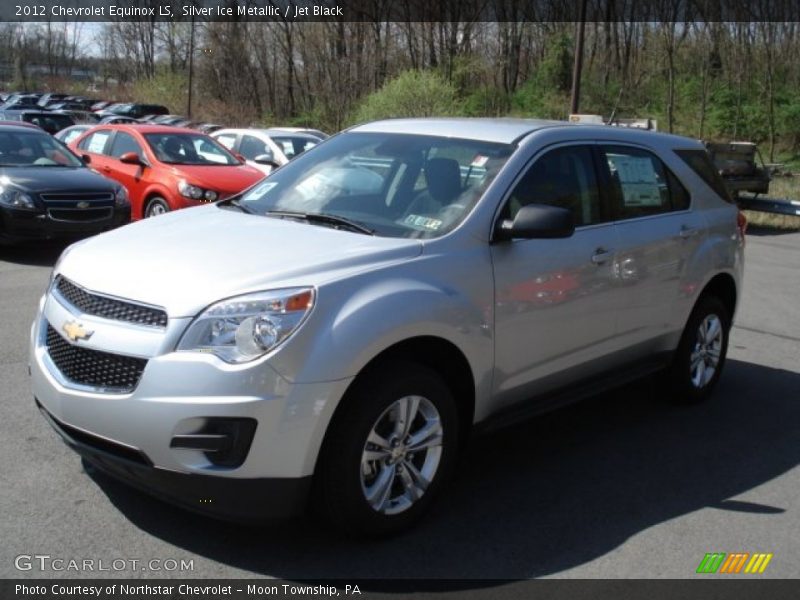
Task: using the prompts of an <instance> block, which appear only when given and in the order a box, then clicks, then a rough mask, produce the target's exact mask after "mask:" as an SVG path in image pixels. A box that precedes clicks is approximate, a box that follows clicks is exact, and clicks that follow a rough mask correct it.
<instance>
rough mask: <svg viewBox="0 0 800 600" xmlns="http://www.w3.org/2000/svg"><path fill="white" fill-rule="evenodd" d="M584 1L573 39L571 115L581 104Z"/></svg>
mask: <svg viewBox="0 0 800 600" xmlns="http://www.w3.org/2000/svg"><path fill="white" fill-rule="evenodd" d="M586 1H587V0H581V8H580V17H579V18H580V20H579V21H578V34H577V37H576V38H575V63H574V65H573V68H572V100H571V102H570V106H569V112H570V114H571V115H574V114H577V113H578V108H579V106H580V102H581V70H582V69H583V34H584V32H585V30H586Z"/></svg>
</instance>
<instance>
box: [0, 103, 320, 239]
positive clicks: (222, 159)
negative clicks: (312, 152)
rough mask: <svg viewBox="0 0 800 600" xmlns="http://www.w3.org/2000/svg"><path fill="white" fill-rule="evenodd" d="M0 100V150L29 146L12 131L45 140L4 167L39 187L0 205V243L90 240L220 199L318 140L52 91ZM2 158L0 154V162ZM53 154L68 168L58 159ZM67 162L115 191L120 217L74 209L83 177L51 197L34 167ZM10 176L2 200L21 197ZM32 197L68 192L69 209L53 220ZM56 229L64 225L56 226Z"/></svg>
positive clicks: (302, 133)
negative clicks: (119, 192) (22, 172)
mask: <svg viewBox="0 0 800 600" xmlns="http://www.w3.org/2000/svg"><path fill="white" fill-rule="evenodd" d="M0 100H4V104H3V105H2V107H5V108H2V107H0V142H2V143H4V144H5V145H6V146H7V149H8V151H9V152H12V153H13V152H15V151H16V150H17V148H18V147H19V145H20V143H21V141H23V142H26V143H30V144H34V145H36V144H35V143H34V141H33V140H34V138H31V137H28V138H25V139H24V140H23V139H21V138H20V139H18V138H19V134H18V131H19V130H20V128H22V127H26V126H27V129H34V130H36V129H40V130H43V131H44V132H46V133H49V134H51V135H52V136H53V138H54V139H53V140H52V141H51V142H50V144H49V146H48V147H47V150H42V149H41V148H38V147H37V148H29V147H28V146H26V145H25V144H22V150H21V156H23V157H28V158H31V159H32V160H31V161H30V163H31V164H25V165H24V166H20V165H17V164H16V163H15V162H13V161H10V162H8V164H10V165H16V166H15V168H25V169H27V171H26V178H25V181H27V180H29V179H30V180H37V181H38V180H39V179H41V182H43V183H42V184H43V185H45V187H46V188H47V189H43V190H39V189H38V188H37V189H36V191H34V192H31V193H33V196H31V199H32V200H31V202H30V203H29V204H28V205H25V206H21V205H17V204H15V205H13V206H12V205H9V204H8V203H6V204H5V205H4V215H3V220H2V221H0V241H2V242H6V243H7V242H13V241H18V240H21V239H25V238H40V237H54V236H61V235H69V234H73V233H74V234H76V235H78V234H79V235H83V234H93V233H97V232H98V231H102V230H104V229H107V228H109V227H111V226H117V225H119V224H122V223H124V222H128V221H130V220H138V219H142V218H146V217H153V216H157V215H161V214H164V213H166V212H170V211H174V210H177V209H180V208H187V207H191V206H195V205H199V204H203V203H208V202H214V201H216V200H222V199H226V198H229V197H231V196H233V195H235V194H238V193H239V192H241V191H243V190H245V189H246V188H248V187H250V186H252V185H253V184H255V183H257V182H258V181H260V180H261V179H262V178H263V177H265V176H266V175H269V174H270V173H271V172H272V171H273V170H274V169H276V168H278V167H280V166H282V165H285V164H286V163H288V162H289V161H290V160H292V159H293V158H294V157H296V156H298V155H299V154H301V153H303V152H305V151H307V150H309V149H310V148H313V147H314V146H316V145H317V144H318V143H319V142H321V141H322V140H323V139H325V138H326V137H327V135H326V134H325V133H323V132H321V131H319V130H315V129H303V128H292V127H287V128H271V129H263V128H253V129H229V128H223V126H221V125H217V124H213V123H198V122H193V121H190V120H189V119H188V118H186V117H184V116H182V115H177V114H172V113H170V112H169V110H168V109H167V107H165V106H161V105H156V104H142V103H113V102H108V101H100V102H98V101H96V100H94V99H90V98H84V97H77V96H68V95H66V94H60V93H48V94H31V93H22V92H18V93H13V94H9V95H5V97H4V95H2V94H0ZM20 107H22V108H20ZM209 134H210V135H209ZM31 135H33V133H31ZM70 151H71V152H72V155H71V154H70ZM4 153H5V150H3V149H2V148H0V157H2V156H3V154H4ZM62 156H70V157H71V159H72V160H70V161H65V160H64V159H63V158H61V157H62ZM46 161H49V162H47V164H46ZM74 161H79V162H80V163H81V166H83V167H86V166H87V165H89V166H90V168H89V169H85V171H86V172H87V173H92V176H102V177H105V178H108V179H110V180H111V181H113V182H114V185H115V186H116V187H115V188H114V189H123V190H124V193H125V203H127V204H126V206H127V209H126V210H125V211H123V212H124V215H122V216H120V214H118V213H119V211H112V213H113V215H110V216H109V215H106V214H105V213H106V212H108V211H104V212H103V218H100V212H98V211H97V210H95V209H96V208H98V207H97V206H96V205H95V204H93V203H92V202H88V203H86V202H82V200H85V199H84V198H83V197H82V196H84V195H85V196H86V198H87V199H89V198H93V196H92V194H93V193H94V192H93V191H92V190H91V189H90V187H91V186H89V187H85V186H84V183H86V182H88V180H87V179H85V178H84V179H81V178H76V177H72V178H71V179H70V178H64V179H62V180H61V183H62V184H63V186H62V187H64V186H65V187H66V188H69V189H51V187H52V186H53V185H56V184H55V182H54V178H53V177H45V176H44V175H40V172H41V170H42V169H50V170H49V171H47V175H56V176H58V175H59V174H61V173H62V172H63V171H64V170H65V169H67V168H73V166H74V165H72V162H74ZM50 163H53V164H50ZM68 163H69V164H68ZM0 164H6V161H3V162H0ZM18 175H19V174H17V175H16V176H15V177H13V178H11V179H10V183H9V184H8V187H9V189H12V190H14V191H13V193H12V195H13V194H16V193H17V192H19V193H22V194H28V193H29V190H26V189H22V188H20V186H18V185H16V183H15V182H16V181H20V179H19V176H18ZM56 179H57V178H56ZM82 186H84V187H82ZM34 187H36V186H34ZM23 188H24V186H23ZM39 192H42V193H45V194H50V193H51V192H53V193H56V194H61V195H64V194H71V195H72V197H73V199H74V200H75V202H73V203H72V204H71V205H69V206H66V205H65V206H64V207H60V208H64V209H65V210H66V209H69V210H70V211H72V212H70V213H69V214H67V213H64V212H63V211H61V212H59V213H58V214H57V216H55V217H54V215H55V214H56V213H53V212H52V211H51V210H50V208H49V206H50V205H49V204H47V202H45V200H44V196H41V194H39ZM37 194H39V195H38V196H37ZM14 197H15V198H16V196H14ZM115 197H116V196H115ZM37 199H38V201H37ZM117 208H119V207H117ZM37 211H38V212H37ZM67 217H68V218H67ZM107 217H108V218H107ZM111 217H113V218H111ZM31 219H33V220H35V224H36V227H28V226H27V225H25V224H26V223H27V224H28V225H30V224H31V223H29V221H31ZM109 219H110V220H109ZM64 223H69V225H68V226H61V225H63V224H64Z"/></svg>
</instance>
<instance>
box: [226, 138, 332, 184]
mask: <svg viewBox="0 0 800 600" xmlns="http://www.w3.org/2000/svg"><path fill="white" fill-rule="evenodd" d="M211 137H213V138H214V139H215V140H217V141H218V142H219V143H220V144H222V145H223V146H226V147H227V148H228V149H229V150H231V151H233V152H236V153H238V154H241V155H242V156H243V157H244V159H245V160H246V161H247V164H248V165H251V166H253V167H255V168H256V169H259V170H261V171H263V172H264V173H266V174H267V175H269V174H270V173H271V172H272V171H273V170H274V169H277V168H278V167H280V166H282V165H285V164H286V163H287V162H289V161H290V160H291V159H293V158H294V157H295V156H297V155H298V154H301V153H303V152H305V151H306V150H310V149H311V148H313V147H314V146H316V145H317V144H318V143H319V142H321V141H322V140H321V139H320V138H319V136H316V135H312V134H310V133H302V132H294V131H290V130H283V129H220V130H218V131H215V132H214V133H212V134H211Z"/></svg>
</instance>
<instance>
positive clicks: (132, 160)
mask: <svg viewBox="0 0 800 600" xmlns="http://www.w3.org/2000/svg"><path fill="white" fill-rule="evenodd" d="M119 161H120V162H122V163H125V164H126V165H143V164H144V163H143V162H142V159H141V158H139V155H138V154H136V152H126V153H125V154H123V155H122V156H120V157H119Z"/></svg>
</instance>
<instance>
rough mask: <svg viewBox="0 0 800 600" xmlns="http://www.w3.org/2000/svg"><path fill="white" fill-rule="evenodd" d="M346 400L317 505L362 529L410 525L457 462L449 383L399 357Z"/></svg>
mask: <svg viewBox="0 0 800 600" xmlns="http://www.w3.org/2000/svg"><path fill="white" fill-rule="evenodd" d="M343 402H344V403H345V404H344V405H343V406H342V407H341V409H340V411H339V412H338V413H337V415H336V417H335V420H334V422H333V424H332V425H331V430H330V432H329V434H328V438H327V439H326V442H325V444H324V446H323V449H322V454H321V456H320V463H319V468H318V470H317V480H316V482H315V483H316V494H315V499H316V500H317V509H318V510H319V512H320V513H321V514H322V516H323V517H325V518H326V520H327V521H328V522H329V523H330V524H331V525H333V526H334V527H336V528H338V529H340V530H342V531H344V532H345V533H348V534H352V535H357V536H376V535H387V534H391V533H396V532H398V531H401V530H403V529H406V528H408V527H410V526H411V524H412V523H413V522H415V521H416V520H417V519H418V518H419V517H421V516H422V515H423V513H425V511H426V510H427V509H428V507H429V506H430V504H431V502H433V500H434V499H435V497H436V496H437V495H438V493H439V491H440V489H441V487H442V485H443V483H444V482H445V481H446V480H447V479H448V477H449V476H450V475H451V473H452V470H453V466H454V463H455V455H456V452H457V447H458V414H457V411H456V405H455V400H454V399H453V395H452V393H451V391H450V389H449V388H448V387H447V385H446V384H445V382H444V381H443V379H442V378H441V377H440V376H439V375H438V374H437V373H436V372H435V371H432V370H431V369H429V368H427V367H424V366H422V365H418V364H416V363H410V362H405V361H396V362H392V363H387V364H385V365H383V366H382V367H380V368H378V369H375V370H373V371H372V372H371V373H369V374H367V375H365V376H364V377H363V378H362V379H361V380H359V381H356V383H355V384H354V388H353V389H352V390H351V391H349V392H348V395H347V397H346V398H345V399H344V400H343Z"/></svg>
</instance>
